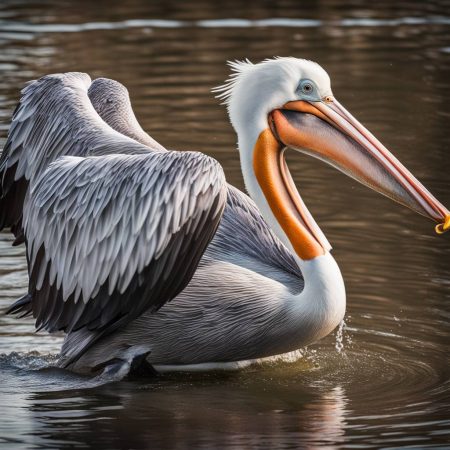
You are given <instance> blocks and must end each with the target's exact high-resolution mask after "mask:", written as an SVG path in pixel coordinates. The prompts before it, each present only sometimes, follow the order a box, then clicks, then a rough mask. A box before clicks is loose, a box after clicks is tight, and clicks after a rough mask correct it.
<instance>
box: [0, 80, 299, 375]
mask: <svg viewBox="0 0 450 450" xmlns="http://www.w3.org/2000/svg"><path fill="white" fill-rule="evenodd" d="M44 85H48V88H49V89H50V90H51V91H50V92H49V93H48V95H47V96H45V97H44V95H43V93H44V92H45V86H44ZM57 99H58V100H59V101H56V100H57ZM108 99H109V100H111V101H108ZM29 111H32V112H29ZM49 116H50V117H49ZM113 128H115V130H113ZM126 136H128V137H126ZM64 155H72V156H64ZM52 161H54V162H53V163H52V164H50V163H51V162H52ZM0 174H2V176H3V180H6V181H7V182H6V183H3V185H2V191H1V192H2V199H1V200H0V201H3V202H4V204H5V203H7V202H8V201H10V200H9V199H8V195H10V197H11V192H12V193H13V194H14V192H13V191H14V189H16V188H17V186H18V184H17V183H18V182H20V181H21V180H22V181H24V182H25V184H24V185H25V190H26V192H28V190H27V189H28V188H29V187H28V184H29V185H30V188H29V194H28V196H29V198H28V196H27V198H26V199H25V200H24V202H25V203H24V204H23V203H22V205H20V208H17V205H16V208H15V209H16V210H15V211H14V213H15V215H14V214H9V215H8V213H7V214H4V213H3V217H2V215H1V213H0V225H2V224H3V226H8V225H9V226H11V224H14V223H16V224H18V225H16V228H15V229H16V230H17V228H19V226H20V227H21V220H22V219H21V214H22V209H23V211H24V223H23V228H24V231H25V236H26V239H27V241H28V242H27V245H28V255H29V259H30V293H29V297H28V298H29V301H24V300H23V299H22V300H21V301H19V303H18V306H17V307H16V308H14V306H13V308H12V310H13V311H22V312H23V311H26V308H27V307H28V308H31V310H32V312H33V314H34V316H35V317H36V318H37V325H38V326H40V327H44V328H47V329H48V330H49V331H53V330H56V329H64V330H65V331H66V332H67V333H68V334H67V336H66V339H65V342H64V345H63V348H62V352H61V362H60V364H61V366H64V367H70V368H71V369H74V370H77V371H89V370H91V369H98V368H99V367H102V366H103V365H105V364H106V363H107V362H108V361H109V360H110V359H114V358H119V359H120V358H121V357H124V356H123V355H125V354H126V353H127V352H128V349H129V348H130V347H139V348H140V347H141V346H143V347H144V349H145V351H146V352H147V351H150V352H151V353H150V357H149V359H150V361H151V362H152V363H154V364H196V363H202V362H208V361H234V360H237V359H247V358H253V357H261V356H268V355H271V354H275V353H281V352H284V351H288V350H293V349H295V348H296V346H295V342H296V330H295V329H292V327H295V324H292V327H290V326H289V318H288V317H286V311H285V310H284V309H283V308H282V307H281V306H282V301H283V292H284V291H286V290H287V291H289V292H291V293H292V294H298V293H300V292H301V291H302V289H303V278H302V274H301V273H300V270H299V268H298V266H297V264H296V263H295V261H294V259H293V257H292V255H291V254H290V253H289V251H288V250H287V249H286V248H285V247H284V246H283V244H282V243H281V242H280V241H279V239H278V238H277V237H276V236H275V235H274V233H273V232H272V231H271V230H270V228H269V227H268V226H267V224H266V222H265V221H264V219H263V218H262V216H261V214H260V213H259V211H258V209H257V207H256V205H255V204H254V202H253V201H252V200H251V199H250V198H249V197H248V196H246V195H245V194H243V193H242V192H240V191H238V190H237V189H235V188H233V187H232V186H230V185H226V184H225V182H224V178H223V173H222V171H221V169H220V168H219V166H218V164H217V163H216V162H215V161H214V160H212V159H211V158H209V157H207V156H206V155H202V154H199V153H191V152H168V151H166V150H165V149H164V148H163V147H162V146H160V144H158V143H157V142H156V141H154V140H153V139H152V138H150V136H148V135H147V134H146V133H145V132H144V131H143V130H142V128H141V127H140V126H139V124H138V122H137V120H136V118H135V116H134V113H133V112H132V109H131V105H130V103H129V97H128V92H127V91H126V89H125V88H124V87H123V86H122V85H120V83H117V82H115V81H113V80H107V79H99V80H95V81H94V82H93V83H92V84H90V80H89V77H87V75H84V74H66V75H56V76H47V77H44V78H43V79H41V80H38V81H37V82H34V83H33V84H31V85H29V86H28V87H27V88H25V90H24V97H23V98H22V100H21V104H20V106H19V108H18V110H17V112H16V114H15V115H14V117H13V124H12V126H11V131H10V133H9V137H8V141H7V144H6V146H5V150H4V153H3V155H2V157H1V159H0ZM11 179H13V180H14V181H11ZM22 189H23V187H22ZM24 198H25V196H24ZM5 199H6V200H5ZM225 202H226V206H225V210H224V212H223V215H221V211H222V208H223V207H224V205H225ZM0 205H1V204H0ZM19 209H20V217H18V213H17V211H18V210H19ZM5 217H6V218H5ZM1 220H3V222H1ZM14 220H15V222H14ZM219 220H220V223H219ZM217 226H218V228H217V231H216V227H217ZM0 228H1V227H0ZM180 230H181V232H180ZM13 231H14V230H13ZM177 232H178V233H177ZM214 232H215V235H214ZM213 235H214V237H213ZM174 236H175V238H174ZM212 237H213V239H212V241H211V243H209V242H210V240H211V238H212ZM208 243H209V245H208ZM205 248H206V250H205ZM203 252H204V254H203ZM202 254H203V256H202ZM180 255H181V256H180ZM183 255H184V256H183ZM200 257H201V260H200V263H199V262H198V261H199V259H200ZM197 264H199V266H198V268H197ZM196 268H197V270H196ZM194 272H195V273H194ZM192 277H193V278H192ZM191 278H192V279H191ZM189 280H190V281H189ZM187 284H188V285H187ZM186 285H187V287H186V288H185V289H184V290H183V288H184V287H185V286H186ZM274 292H279V293H280V295H279V296H278V300H277V295H275V296H274V295H273V293H274ZM269 295H270V297H271V298H272V297H273V298H274V300H273V301H268V296H269ZM174 297H175V298H174ZM172 298H174V299H173V300H172V302H170V303H168V304H165V305H164V306H162V305H163V304H164V303H166V302H167V301H168V300H171V299H172ZM30 303H31V306H30ZM161 306H162V307H161ZM160 307H161V308H160ZM158 308H160V309H159V310H157V309H158ZM156 310H157V311H156ZM237 317H239V320H236V318H237ZM243 324H245V328H243ZM280 327H281V328H282V329H283V331H282V332H281V333H282V334H284V335H285V339H284V340H280V339H279V337H280ZM274 333H278V339H277V337H276V336H275V334H274ZM297 334H298V333H297Z"/></svg>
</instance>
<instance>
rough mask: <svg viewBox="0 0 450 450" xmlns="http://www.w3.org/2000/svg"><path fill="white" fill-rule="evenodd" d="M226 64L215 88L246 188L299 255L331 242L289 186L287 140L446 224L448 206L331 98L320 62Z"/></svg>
mask: <svg viewBox="0 0 450 450" xmlns="http://www.w3.org/2000/svg"><path fill="white" fill-rule="evenodd" d="M230 65H231V68H232V70H233V74H232V75H231V77H230V79H229V80H228V81H227V82H226V83H225V85H224V86H221V87H219V88H217V90H216V91H217V92H219V97H220V98H222V99H223V100H224V101H225V103H226V104H227V107H228V112H229V116H230V121H231V123H232V125H233V127H234V128H235V130H236V132H237V134H238V139H239V150H240V152H241V163H242V166H243V172H244V179H245V180H246V186H247V189H248V190H249V192H250V194H251V195H252V191H253V195H252V197H258V190H259V193H261V194H262V195H263V197H264V198H265V201H266V203H267V205H268V207H269V208H270V212H271V214H272V215H273V216H274V220H275V221H276V222H278V224H279V225H280V226H281V228H282V232H283V233H284V235H285V236H287V239H288V241H289V243H290V244H291V245H290V246H291V247H292V248H293V249H294V250H295V251H296V253H297V254H298V255H299V256H300V258H301V259H303V260H305V259H306V260H308V259H313V258H315V257H316V256H319V255H321V254H324V253H325V252H327V251H328V250H329V249H330V248H331V247H330V246H329V244H328V242H327V241H326V239H325V237H324V235H323V233H322V232H321V231H320V229H319V227H318V226H317V224H316V223H315V221H314V219H313V218H312V217H311V215H310V214H309V212H308V210H307V209H306V207H305V205H304V203H303V202H302V200H301V198H300V196H299V194H298V192H297V189H296V188H295V185H294V183H293V181H292V178H291V176H290V174H289V171H288V169H287V166H286V162H285V159H284V156H283V155H284V150H285V149H286V148H287V147H289V148H292V149H295V150H297V151H300V152H302V153H306V154H309V155H311V156H314V157H316V158H318V159H321V160H323V161H325V162H327V163H329V164H331V165H332V166H334V167H336V168H337V169H339V170H341V171H342V172H344V173H346V174H347V175H348V176H350V177H352V178H354V179H355V180H357V181H359V182H360V183H362V184H364V185H366V186H368V187H370V188H371V189H374V190H375V191H377V192H380V193H381V194H384V195H386V196H388V197H390V198H391V199H393V200H395V201H397V202H399V203H401V204H403V205H405V206H407V207H409V208H410V209H412V210H414V211H416V212H418V213H420V214H422V215H424V216H426V217H429V218H430V219H432V220H434V221H435V222H437V224H438V225H437V226H436V231H437V232H438V233H443V232H444V231H446V230H447V229H449V228H450V212H449V210H448V209H447V208H445V207H444V206H443V205H442V204H441V203H439V202H438V201H437V200H436V199H435V198H434V197H433V195H432V194H431V193H430V192H429V191H428V190H427V189H426V188H425V187H424V186H423V185H422V184H421V183H420V182H419V181H418V180H417V179H416V178H415V177H414V176H413V175H412V174H411V173H410V172H409V171H408V170H407V169H406V168H405V167H404V166H403V165H402V164H401V163H400V162H399V161H398V160H397V159H396V158H395V156H394V155H392V153H391V152H389V151H388V150H387V149H386V147H384V146H383V144H381V142H380V141H379V140H378V139H376V138H375V137H374V136H373V135H372V134H371V133H370V132H369V131H368V130H367V129H366V128H365V127H364V126H363V125H362V124H361V123H360V122H358V121H357V120H356V119H355V118H354V117H353V116H352V115H351V114H350V113H349V112H348V111H347V110H346V109H345V108H344V107H343V106H342V105H341V104H340V103H339V102H338V101H337V100H336V98H335V97H334V94H333V92H332V89H331V82H330V77H329V76H328V74H327V73H326V72H325V70H324V69H323V68H322V67H320V66H319V65H318V64H316V63H314V62H312V61H307V60H304V59H297V58H276V59H270V60H265V61H263V62H261V63H259V64H252V63H251V62H249V61H245V62H233V63H230ZM249 162H251V166H252V167H251V168H249V166H250V164H249ZM246 172H252V173H251V175H249V174H247V175H246ZM252 177H253V178H254V179H255V180H256V182H257V183H254V185H253V183H252V181H251V180H252ZM255 186H256V187H255ZM257 203H258V202H257ZM263 208H264V207H263Z"/></svg>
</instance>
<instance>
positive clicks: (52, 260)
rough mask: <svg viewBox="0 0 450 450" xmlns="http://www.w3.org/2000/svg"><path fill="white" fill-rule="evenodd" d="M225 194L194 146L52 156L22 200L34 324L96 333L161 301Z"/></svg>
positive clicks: (188, 270)
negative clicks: (190, 148) (183, 149)
mask: <svg viewBox="0 0 450 450" xmlns="http://www.w3.org/2000/svg"><path fill="white" fill-rule="evenodd" d="M225 202H226V183H225V179H224V175H223V171H222V169H221V167H220V165H219V164H218V163H217V162H216V161H215V160H213V159H212V158H209V157H208V156H206V155H203V154H201V153H194V152H161V153H149V154H146V155H109V156H103V157H87V158H82V157H63V158H60V159H58V160H57V161H56V162H54V163H53V164H51V165H50V166H49V168H48V169H47V170H46V171H45V172H44V173H43V175H42V176H41V178H40V179H39V180H38V181H37V182H36V185H35V186H34V187H33V189H32V190H31V192H30V198H29V200H28V201H27V203H26V205H25V209H24V231H25V237H26V240H27V251H28V258H29V264H30V285H29V294H30V295H31V298H32V300H31V307H32V311H33V315H34V317H35V318H36V326H37V327H39V328H45V329H47V330H48V331H56V330H64V331H65V332H70V331H73V330H77V329H80V328H82V327H87V328H88V329H90V330H98V331H99V332H101V333H100V334H98V335H97V336H99V335H104V334H105V333H109V332H110V331H112V330H114V329H116V328H117V327H118V326H122V325H124V324H125V323H127V322H129V321H130V320H132V319H134V318H135V317H137V316H138V315H140V314H141V313H142V312H143V311H145V310H147V309H150V310H156V309H158V308H159V307H161V306H162V305H163V304H164V303H165V302H167V301H169V300H171V299H172V298H174V297H175V296H176V295H177V294H178V293H179V292H180V291H181V290H182V289H183V288H184V287H185V286H186V285H187V284H188V282H189V281H190V279H191V278H192V276H193V274H194V272H195V269H196V268H197V265H198V263H199V261H200V258H201V256H202V254H203V252H204V250H205V248H206V246H207V245H208V244H209V242H210V240H211V239H212V237H213V235H214V233H215V231H216V228H217V226H218V224H219V221H220V217H221V214H222V211H223V208H224V205H225Z"/></svg>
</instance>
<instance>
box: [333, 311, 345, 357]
mask: <svg viewBox="0 0 450 450" xmlns="http://www.w3.org/2000/svg"><path fill="white" fill-rule="evenodd" d="M345 327H346V324H345V320H344V319H342V320H341V323H340V324H339V327H338V329H337V331H336V344H335V345H334V348H335V349H336V351H337V352H338V353H342V351H343V350H344V330H345Z"/></svg>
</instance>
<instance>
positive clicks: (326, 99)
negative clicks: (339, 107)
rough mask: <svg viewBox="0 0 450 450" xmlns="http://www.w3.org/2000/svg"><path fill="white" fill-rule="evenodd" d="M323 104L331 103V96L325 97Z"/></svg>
mask: <svg viewBox="0 0 450 450" xmlns="http://www.w3.org/2000/svg"><path fill="white" fill-rule="evenodd" d="M323 100H324V101H325V103H333V97H332V96H331V95H327V96H325V97H324V98H323Z"/></svg>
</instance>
